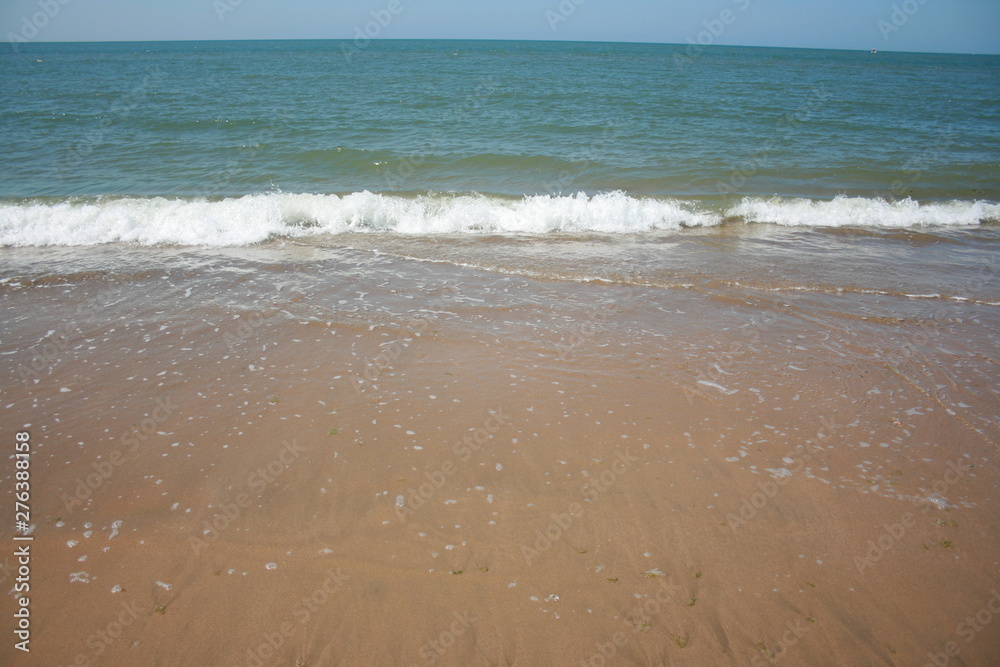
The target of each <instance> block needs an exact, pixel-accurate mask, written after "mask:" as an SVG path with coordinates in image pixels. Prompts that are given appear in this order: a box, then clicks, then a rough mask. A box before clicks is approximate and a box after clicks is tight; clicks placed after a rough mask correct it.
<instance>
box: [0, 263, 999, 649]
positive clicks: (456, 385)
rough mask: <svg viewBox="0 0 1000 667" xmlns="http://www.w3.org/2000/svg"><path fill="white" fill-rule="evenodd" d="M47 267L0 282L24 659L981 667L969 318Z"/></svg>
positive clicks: (862, 299) (979, 442)
mask: <svg viewBox="0 0 1000 667" xmlns="http://www.w3.org/2000/svg"><path fill="white" fill-rule="evenodd" d="M5 252H8V253H9V254H10V257H9V259H11V260H13V259H15V257H14V254H13V253H15V252H22V251H12V250H10V251H5ZM28 252H29V251H23V253H28ZM30 252H36V251H30ZM37 252H39V253H40V254H39V255H31V257H28V256H27V255H24V254H21V255H17V259H18V261H22V260H23V261H25V262H27V261H29V260H30V261H32V262H34V261H38V262H41V261H42V260H46V261H48V262H49V266H55V267H59V266H64V265H69V264H72V265H73V266H74V267H75V268H73V270H72V271H65V272H63V273H62V274H58V272H57V271H52V272H50V273H55V274H57V275H56V277H50V278H45V279H42V278H41V277H40V276H41V275H42V274H43V273H44V272H43V271H41V270H40V269H38V270H35V271H34V273H32V270H29V269H23V270H21V271H20V273H18V274H17V275H13V274H12V272H11V271H8V273H7V274H5V277H7V278H8V280H6V281H5V282H4V283H3V285H2V288H0V289H2V291H0V307H2V309H3V316H2V318H0V322H2V324H0V340H2V341H3V342H2V346H0V376H2V381H3V386H4V390H3V401H2V407H0V422H2V426H3V429H2V430H3V432H4V433H5V434H8V436H10V434H12V433H13V432H14V431H15V430H18V429H21V428H27V429H29V430H30V431H31V433H32V437H33V440H34V442H35V443H36V453H35V457H34V459H33V463H32V474H33V479H34V480H35V482H34V483H35V487H34V496H33V503H34V506H33V510H34V517H35V519H36V521H35V523H36V527H35V530H34V538H35V539H34V542H33V543H32V544H33V549H34V552H33V553H34V560H33V573H34V574H33V580H32V614H33V619H34V626H33V627H34V628H35V635H34V638H33V642H32V652H31V654H30V656H29V657H27V658H25V657H24V656H20V655H19V656H18V659H19V660H20V662H19V663H18V664H38V665H69V664H80V665H83V664H95V665H98V664H99V665H180V664H190V665H195V664H199V665H215V664H217V665H222V664H225V665H262V664H267V665H430V664H436V665H461V666H468V665H484V666H490V667H496V666H498V665H603V664H622V665H625V664H634V665H658V664H671V665H697V666H703V665H728V664H738V665H746V664H750V665H764V664H782V665H789V666H791V665H823V664H840V665H849V664H850V665H862V664H886V665H922V664H924V663H926V662H929V661H930V660H931V658H929V657H928V653H930V654H932V655H934V654H941V655H944V652H945V651H946V650H948V649H951V650H956V649H957V651H958V654H959V657H960V660H961V662H960V661H959V659H955V658H952V660H953V662H952V663H951V664H967V665H988V664H990V663H991V660H994V659H995V656H996V655H998V654H1000V639H998V638H1000V632H998V630H997V628H998V627H1000V626H997V625H996V623H998V622H1000V621H996V620H995V619H994V616H995V613H994V612H991V611H989V609H990V605H992V608H993V609H997V608H998V605H1000V596H998V595H997V593H996V592H995V591H996V586H997V570H996V554H997V553H998V550H997V547H998V546H1000V545H998V532H997V531H998V526H1000V516H998V509H997V504H996V497H997V490H998V487H997V482H998V479H997V466H996V461H997V455H998V449H997V448H998V443H1000V426H998V423H997V414H998V413H1000V410H998V408H1000V402H998V400H997V394H996V388H997V386H998V382H997V381H998V370H997V352H998V345H997V343H998V341H997V333H996V332H997V331H1000V327H998V324H1000V317H998V310H997V308H996V307H995V306H990V305H985V302H984V300H982V299H980V300H979V301H959V300H954V299H946V298H931V299H914V298H912V297H906V296H901V295H899V294H891V293H889V291H887V290H883V291H881V292H879V293H871V294H868V293H865V292H863V291H857V290H856V291H848V292H843V293H837V292H836V291H827V290H818V291H802V290H800V291H796V290H787V291H773V290H768V289H761V288H759V287H750V286H746V285H744V284H742V283H740V282H739V281H736V280H730V279H726V280H722V279H712V280H702V281H700V282H699V281H697V280H695V278H692V277H691V276H688V277H687V278H685V279H684V280H683V281H682V282H691V283H697V284H692V285H691V286H688V287H681V286H677V287H645V286H641V285H626V284H622V283H617V284H609V283H602V282H589V283H574V282H559V281H542V280H538V279H536V278H530V277H525V276H524V275H519V274H517V273H516V272H508V273H499V272H492V273H491V272H485V271H481V270H479V269H472V268H456V267H454V266H451V265H445V264H441V263H434V262H424V261H414V260H402V259H394V258H392V257H390V256H385V255H374V254H370V253H368V252H367V251H366V252H361V251H347V250H344V251H338V252H336V253H335V252H333V251H330V254H327V255H322V256H319V255H317V254H315V253H318V252H319V251H313V250H309V249H295V248H286V249H284V250H280V251H279V250H269V251H265V250H246V251H229V252H228V253H221V252H220V253H218V254H216V253H214V252H213V251H198V252H195V251H185V252H179V251H177V252H175V251H170V250H162V251H153V250H137V251H128V252H123V254H122V259H121V260H120V263H119V268H118V269H117V270H115V271H110V272H106V271H102V270H94V271H90V270H87V269H86V267H85V266H83V264H84V263H85V262H84V263H81V262H80V261H79V260H74V259H73V258H72V256H66V255H59V254H56V253H55V251H53V253H51V254H48V255H45V256H44V257H43V256H42V255H44V253H41V251H37ZM300 252H301V253H303V254H302V256H301V261H300V259H299V258H298V256H297V255H296V253H300ZM130 253H133V254H130ZM134 253H138V254H134ZM268 253H271V254H268ZM95 256H96V254H94V253H92V254H91V255H89V256H88V257H90V258H93V257H95ZM26 257H28V259H25V258H26ZM279 260H280V261H279ZM88 261H90V260H88ZM74 262H76V263H75V264H74ZM64 263H65V264H64ZM133 265H134V266H135V267H136V268H135V270H134V271H131V270H130V269H128V267H129V266H133ZM130 271H131V272H130ZM32 275H34V276H35V277H31V276H32ZM758 277H761V276H758ZM762 279H763V278H762ZM744 282H746V281H744ZM983 289H985V288H983ZM81 304H83V305H82V306H81ZM88 304H89V305H88ZM88 308H89V310H88ZM46 345H50V347H49V348H47V349H48V350H49V352H50V353H51V354H49V355H48V357H47V358H41V361H38V363H37V364H36V366H35V367H32V366H31V362H32V360H33V355H35V354H36V353H38V354H42V352H43V350H44V349H46V348H45V346H46ZM26 369H27V370H26ZM29 371H30V372H29ZM8 440H11V438H10V437H8ZM12 472H13V469H12V468H11V467H8V468H7V470H5V471H4V473H3V476H4V482H5V483H4V485H3V488H4V489H5V492H4V493H3V497H4V498H5V499H6V500H5V502H4V503H3V507H2V510H0V516H2V517H3V526H4V532H3V535H2V537H3V538H4V542H5V543H7V544H8V545H10V544H11V541H10V537H11V531H10V529H9V528H7V527H8V526H11V525H12V520H13V517H12V506H13V502H11V496H10V491H9V490H10V488H11V484H10V480H11V479H12ZM11 551H12V549H11V548H10V547H5V549H4V557H6V558H7V560H6V562H5V565H6V567H5V569H4V573H3V576H4V578H5V579H6V584H5V585H7V586H8V587H9V586H11V585H12V584H11V581H12V577H13V574H12V569H11V568H12V561H11V559H10V557H9V554H10V553H11ZM9 608H10V607H8V609H9ZM983 610H986V611H985V612H984V611H983ZM977 614H978V616H977ZM970 617H971V618H972V620H971V621H969V620H967V619H969V618H970ZM987 617H988V619H987ZM976 619H979V620H976ZM987 620H990V621H992V624H991V623H988V622H986V621H987ZM11 626H12V619H11V617H10V616H9V615H7V616H6V618H5V620H4V621H3V622H2V627H3V628H5V629H6V630H5V632H4V634H5V636H6V637H8V639H7V640H5V641H4V643H3V644H2V645H0V656H2V661H3V662H5V663H7V662H8V661H10V660H12V659H13V657H14V655H13V648H12V646H11V641H10V639H9V638H10V637H11V633H10V629H11Z"/></svg>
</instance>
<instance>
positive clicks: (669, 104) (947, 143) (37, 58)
mask: <svg viewBox="0 0 1000 667" xmlns="http://www.w3.org/2000/svg"><path fill="white" fill-rule="evenodd" d="M0 81H2V85H0V155H2V158H3V159H2V160H0V243H3V244H7V245H12V244H13V245H19V244H48V243H60V242H71V243H76V244H87V243H98V242H105V241H108V240H131V241H139V242H180V243H187V242H193V240H194V238H196V237H200V238H202V239H203V242H205V243H210V244H212V243H218V244H223V245H226V244H243V243H252V242H256V241H259V240H260V239H263V238H267V237H269V236H273V235H275V234H277V235H282V234H285V233H291V234H300V235H301V234H303V233H306V234H309V233H319V232H324V233H338V232H341V231H347V230H355V229H361V230H366V229H374V230H390V231H405V232H407V233H434V232H442V231H451V232H455V231H457V232H463V231H483V230H487V231H491V230H492V231H515V232H523V231H529V232H536V231H549V230H574V231H586V230H596V231H624V232H636V231H639V232H641V231H648V230H651V229H674V228H681V227H690V226H702V225H715V224H719V223H723V222H726V221H732V220H741V221H744V222H771V223H777V224H789V225H819V226H851V225H855V226H857V225H860V226H891V227H910V226H922V225H978V224H982V223H989V222H991V221H995V220H997V219H998V218H1000V207H998V205H997V202H1000V57H997V56H962V55H930V54H907V53H879V54H877V55H875V54H870V53H868V52H848V51H819V50H816V51H813V50H800V49H765V48H735V47H712V48H706V49H697V50H695V49H691V48H690V47H684V46H671V45H651V44H605V43H565V42H558V43H557V42H481V41H476V42H463V41H372V42H370V43H369V44H367V45H366V46H365V47H364V48H358V47H357V46H355V45H354V44H353V43H352V42H341V41H256V42H168V43H163V42H160V43H138V42H131V43H98V44H25V45H22V46H21V48H20V50H19V52H18V53H13V52H10V51H8V52H3V53H2V54H0ZM248 196H250V197H248ZM345 196H346V197H345ZM209 204H211V205H209ZM227 206H228V208H226V207H227ZM178 216H179V217H178ZM233 216H236V217H238V218H239V219H240V220H241V224H240V228H241V229H242V230H243V232H245V233H242V234H231V233H230V234H227V233H225V232H224V231H220V225H221V226H223V227H224V226H225V225H224V224H222V223H220V222H219V220H222V219H231V218H232V217H233ZM181 219H183V221H184V224H185V225H187V226H188V229H189V232H190V233H189V234H180V233H179V232H176V229H177V228H178V226H179V225H180V224H181ZM171 230H172V231H171ZM309 230H312V231H309Z"/></svg>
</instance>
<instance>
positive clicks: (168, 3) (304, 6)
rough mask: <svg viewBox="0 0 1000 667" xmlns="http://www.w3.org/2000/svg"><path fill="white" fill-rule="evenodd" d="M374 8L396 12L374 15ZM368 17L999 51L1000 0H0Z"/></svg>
mask: <svg viewBox="0 0 1000 667" xmlns="http://www.w3.org/2000/svg"><path fill="white" fill-rule="evenodd" d="M560 1H561V2H562V6H563V10H562V11H560ZM577 3H579V4H577ZM46 7H47V8H48V11H49V13H50V14H52V16H51V18H50V17H49V16H47V15H45V14H44V9H45V8H46ZM894 7H895V9H894ZM227 8H231V9H232V11H225V9H227ZM390 9H393V10H395V14H392V13H390V12H389V10H390ZM570 10H572V11H570ZM727 10H728V11H729V12H731V13H729V14H723V12H724V11H727ZM40 12H43V13H40ZM372 12H376V13H377V14H378V13H380V14H381V16H382V18H383V20H384V19H385V18H386V17H390V18H391V20H389V21H388V22H387V24H386V25H385V26H384V27H383V26H381V25H379V24H377V23H369V22H370V21H372V20H373V15H372ZM548 12H551V13H548ZM220 15H221V17H222V18H220ZM25 17H27V19H28V20H29V22H31V21H32V19H34V24H35V25H32V26H28V27H26V25H25ZM562 19H565V20H562ZM720 19H724V20H725V22H722V21H720ZM706 22H707V24H706ZM880 22H882V23H880ZM366 24H367V25H368V28H369V34H375V35H376V36H377V37H379V38H384V39H453V38H454V39H555V40H594V41H623V42H664V43H680V44H684V43H687V42H688V40H689V39H692V40H697V39H698V38H699V33H700V34H701V39H702V41H703V42H706V43H713V44H735V45H748V46H792V47H821V48H841V49H869V48H873V47H874V48H878V49H880V50H887V51H944V52H958V53H1000V0H697V1H696V0H614V1H612V0H157V1H154V0H0V36H2V38H3V40H4V41H5V42H9V41H10V39H11V37H10V35H11V33H13V34H16V35H21V36H22V37H28V38H30V41H116V40H162V39H182V40H187V39H350V38H352V37H354V36H355V35H356V34H357V33H356V31H357V30H358V29H361V30H364V28H365V26H366ZM710 28H714V33H715V34H713V33H712V32H708V31H707V30H708V29H710ZM34 30H37V32H34ZM703 31H705V32H703Z"/></svg>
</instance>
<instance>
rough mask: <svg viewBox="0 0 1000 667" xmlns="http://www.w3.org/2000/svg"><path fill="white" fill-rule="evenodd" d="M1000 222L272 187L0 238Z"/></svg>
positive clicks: (930, 211)
mask: <svg viewBox="0 0 1000 667" xmlns="http://www.w3.org/2000/svg"><path fill="white" fill-rule="evenodd" d="M998 221H1000V204H997V203H991V202H983V201H950V202H932V203H919V202H915V201H912V200H909V199H907V200H902V201H885V200H882V199H867V198H860V197H855V198H851V197H837V198H835V199H833V200H810V199H789V198H770V199H762V198H749V197H748V198H744V199H742V200H739V201H733V202H729V203H725V202H722V203H719V202H714V203H713V202H706V201H694V200H680V199H671V198H652V197H636V196H633V195H629V194H626V193H623V192H610V193H605V194H597V195H592V196H588V195H586V194H583V193H580V194H577V195H575V196H549V195H538V196H526V197H523V198H520V199H513V198H502V197H498V196H492V195H483V194H463V195H454V194H447V195H446V194H426V195H420V196H412V197H405V196H399V195H383V194H376V193H372V192H368V191H364V192H356V193H352V194H348V195H334V194H285V193H270V194H256V195H246V196H243V197H238V198H230V199H222V200H208V199H179V198H173V199H171V198H164V197H121V198H96V199H63V200H58V201H38V200H34V201H20V202H11V201H8V202H6V203H0V245H3V246H53V245H55V246H59V245H62V246H85V245H97V244H103V243H115V242H118V243H134V244H140V245H159V244H167V245H192V246H243V245H252V244H256V243H260V242H263V241H266V240H268V239H272V238H302V237H309V236H317V235H322V234H331V235H336V234H345V233H352V232H353V233H393V234H401V235H433V234H546V233H552V232H571V233H588V232H595V233H606V234H641V233H646V232H655V231H658V230H680V229H684V228H690V227H711V226H715V225H720V224H723V223H734V222H735V223H739V222H742V223H746V224H754V223H760V224H776V225H786V226H802V227H876V228H878V227H881V228H912V227H926V226H969V225H979V224H982V223H987V222H998Z"/></svg>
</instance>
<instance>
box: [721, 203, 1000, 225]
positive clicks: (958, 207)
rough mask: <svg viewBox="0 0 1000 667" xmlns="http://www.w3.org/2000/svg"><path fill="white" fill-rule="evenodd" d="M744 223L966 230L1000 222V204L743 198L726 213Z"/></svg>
mask: <svg viewBox="0 0 1000 667" xmlns="http://www.w3.org/2000/svg"><path fill="white" fill-rule="evenodd" d="M727 215H728V216H730V217H738V218H742V219H743V220H744V221H746V222H756V223H769V224H774V225H786V226H792V227H884V228H910V227H930V226H969V225H978V224H980V223H982V222H995V221H1000V204H995V203H988V202H982V201H950V202H934V203H925V204H921V203H919V202H916V201H913V200H912V199H904V200H902V201H886V200H884V199H866V198H864V197H836V198H834V199H832V200H829V201H816V200H812V199H787V198H777V197H775V198H772V199H757V198H749V197H748V198H746V199H744V200H743V201H742V202H740V203H739V204H737V205H736V206H733V207H732V208H730V209H729V211H727Z"/></svg>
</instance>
